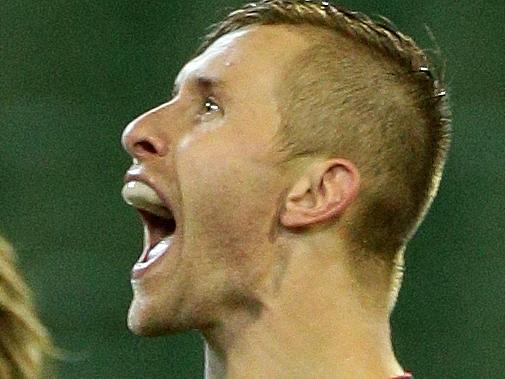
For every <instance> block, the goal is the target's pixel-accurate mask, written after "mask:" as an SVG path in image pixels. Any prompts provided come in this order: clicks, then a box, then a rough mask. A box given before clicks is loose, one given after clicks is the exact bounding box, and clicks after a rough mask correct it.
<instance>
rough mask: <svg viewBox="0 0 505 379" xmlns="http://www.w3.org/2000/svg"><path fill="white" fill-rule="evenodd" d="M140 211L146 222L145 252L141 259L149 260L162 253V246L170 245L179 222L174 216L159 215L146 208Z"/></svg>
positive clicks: (143, 260)
mask: <svg viewBox="0 0 505 379" xmlns="http://www.w3.org/2000/svg"><path fill="white" fill-rule="evenodd" d="M138 211H139V213H140V215H141V217H142V221H143V223H144V252H143V253H142V255H141V257H140V260H139V261H140V262H147V261H149V260H151V259H154V258H156V257H157V256H158V255H159V254H160V253H162V251H161V249H162V247H169V244H170V242H171V239H172V236H173V234H174V233H175V229H176V227H177V223H176V222H175V218H174V217H173V216H171V217H170V216H159V215H157V214H154V213H151V212H150V211H147V210H145V209H138ZM158 245H160V246H158ZM163 250H165V249H163Z"/></svg>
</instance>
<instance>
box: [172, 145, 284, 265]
mask: <svg viewBox="0 0 505 379" xmlns="http://www.w3.org/2000/svg"><path fill="white" fill-rule="evenodd" d="M238 150H239V149H236V148H226V147H225V146H221V148H219V146H217V148H216V146H212V147H209V148H208V149H207V150H205V151H204V150H199V151H196V150H194V151H189V150H188V151H187V154H184V156H182V155H181V156H180V159H179V160H178V173H179V178H180V184H181V193H182V196H183V207H184V219H185V229H186V233H187V237H188V238H189V239H190V240H191V241H193V243H195V244H199V245H205V246H206V247H207V248H216V249H218V250H219V251H221V252H223V253H224V251H227V254H231V255H230V256H229V257H228V258H230V257H232V258H234V259H235V258H236V259H240V257H243V256H244V255H245V254H247V251H250V250H251V249H252V248H254V246H255V245H259V244H261V241H262V240H267V239H268V231H269V230H270V224H271V222H272V215H274V214H275V209H274V208H275V201H274V199H275V192H276V191H275V188H272V183H274V182H273V180H272V178H271V177H272V175H273V174H272V170H271V169H268V168H267V167H263V166H259V165H253V164H251V163H250V162H251V161H252V160H247V159H246V158H245V157H244V154H243V152H241V151H238ZM204 156H205V157H206V159H202V157H204ZM275 200H276V199H275Z"/></svg>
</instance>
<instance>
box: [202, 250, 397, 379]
mask: <svg viewBox="0 0 505 379" xmlns="http://www.w3.org/2000/svg"><path fill="white" fill-rule="evenodd" d="M315 254H316V255H315ZM316 256H317V259H314V258H315V257H316ZM288 261H289V263H287V264H286V267H285V268H284V269H283V270H277V271H279V272H282V276H283V277H282V278H278V277H277V278H272V282H275V283H276V285H275V287H276V289H275V290H274V291H262V294H263V295H262V296H258V298H259V299H260V300H259V303H260V304H261V311H260V312H255V313H254V315H250V314H247V312H239V311H237V313H240V314H241V315H237V314H234V315H230V316H229V317H227V318H226V321H225V322H223V323H222V325H221V326H220V327H219V328H215V329H214V330H210V331H206V332H205V338H206V352H205V354H206V379H224V378H227V379H239V378H256V377H257V378H263V377H273V378H295V377H296V378H314V377H317V378H362V379H367V378H370V379H372V378H374V379H376V378H384V379H387V378H390V377H391V376H395V375H400V374H401V373H403V371H402V369H401V367H400V366H399V364H398V363H397V361H396V359H395V357H394V353H393V349H392V346H391V340H390V328H389V316H388V312H387V310H384V309H381V307H375V306H372V305H371V304H369V303H371V302H369V301H367V300H366V296H362V294H360V293H359V292H360V289H359V288H358V287H357V285H356V283H355V281H353V280H352V279H351V278H350V276H349V274H348V272H349V270H348V269H347V268H346V264H345V263H344V262H343V261H341V262H338V261H337V260H336V258H335V255H333V254H327V255H325V254H324V253H321V252H315V251H313V250H312V253H309V252H308V251H307V249H304V248H301V249H299V251H296V250H295V251H293V252H292V253H291V255H290V258H289V260H288ZM265 293H268V295H264V294H265ZM385 308H387V307H385Z"/></svg>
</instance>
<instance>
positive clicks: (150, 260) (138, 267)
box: [131, 237, 173, 279]
mask: <svg viewBox="0 0 505 379" xmlns="http://www.w3.org/2000/svg"><path fill="white" fill-rule="evenodd" d="M172 239H173V237H171V238H168V239H166V240H162V241H160V242H159V243H158V244H157V245H156V246H154V247H153V248H152V249H151V250H150V251H149V252H148V254H147V257H146V260H145V262H137V263H136V264H135V266H133V269H132V273H131V278H132V279H140V278H141V277H142V276H144V275H145V274H146V272H147V271H149V269H150V268H151V267H153V265H154V264H155V263H156V262H158V261H159V260H160V259H161V257H163V256H164V255H165V254H167V253H168V251H169V250H170V246H171V245H172Z"/></svg>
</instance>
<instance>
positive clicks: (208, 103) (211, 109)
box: [203, 97, 221, 114]
mask: <svg viewBox="0 0 505 379" xmlns="http://www.w3.org/2000/svg"><path fill="white" fill-rule="evenodd" d="M203 109H204V110H205V114H210V113H215V112H219V111H221V107H220V106H219V105H218V104H217V103H216V101H215V100H214V99H213V98H212V97H208V98H206V99H205V102H204V106H203Z"/></svg>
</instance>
